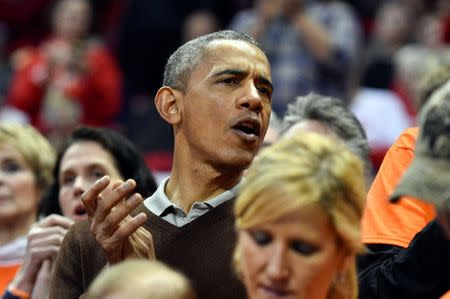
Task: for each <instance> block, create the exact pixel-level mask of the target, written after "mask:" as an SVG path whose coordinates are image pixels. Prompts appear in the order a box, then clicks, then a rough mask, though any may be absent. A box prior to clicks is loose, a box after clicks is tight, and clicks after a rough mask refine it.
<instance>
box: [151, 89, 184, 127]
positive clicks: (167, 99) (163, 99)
mask: <svg viewBox="0 0 450 299" xmlns="http://www.w3.org/2000/svg"><path fill="white" fill-rule="evenodd" d="M180 98H181V92H179V91H178V90H175V89H173V88H170V87H168V86H163V87H161V88H160V89H159V90H158V92H157V93H156V96H155V105H156V109H158V112H159V115H161V117H162V118H163V119H164V120H165V121H166V122H168V123H169V124H171V125H174V124H177V123H179V122H180V121H181V113H180V112H181V110H180V104H181V103H180Z"/></svg>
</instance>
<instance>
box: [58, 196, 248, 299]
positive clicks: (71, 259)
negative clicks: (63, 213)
mask: <svg viewBox="0 0 450 299" xmlns="http://www.w3.org/2000/svg"><path fill="white" fill-rule="evenodd" d="M233 203H234V200H229V201H227V202H225V203H223V204H221V205H220V206H218V207H216V208H214V209H213V210H212V211H210V212H208V213H206V214H205V215H202V216H200V217H199V218H198V219H196V220H194V221H192V222H190V223H188V224H186V225H184V226H182V227H176V226H174V225H172V224H170V223H168V222H167V221H165V220H163V219H161V218H159V217H158V216H156V215H155V214H153V213H151V212H150V211H149V210H148V209H146V208H145V207H144V205H141V206H140V207H138V208H137V210H136V213H139V212H145V213H146V214H147V216H148V219H147V222H146V223H145V224H144V228H145V229H147V230H148V231H150V232H151V233H152V236H153V241H154V243H155V252H156V257H157V259H158V260H159V261H162V262H164V263H166V264H168V265H169V266H172V267H173V268H175V269H178V270H180V271H181V272H183V273H185V274H186V275H187V277H189V278H190V279H191V281H192V283H193V286H194V288H195V290H196V291H197V294H198V299H241V298H242V299H244V298H246V295H245V290H244V287H243V285H242V284H241V282H240V281H239V280H238V279H237V277H236V274H234V272H233V269H232V262H231V260H232V258H231V257H232V253H233V250H234V244H235V237H236V236H235V230H234V216H233ZM105 265H106V257H105V256H104V254H103V251H102V249H101V248H100V246H99V245H98V243H97V241H96V240H95V238H94V237H93V236H92V234H91V233H90V232H89V225H88V222H87V221H82V222H79V223H77V224H75V225H73V226H72V227H71V228H70V230H69V232H68V233H67V235H66V237H65V238H64V241H63V244H62V246H61V249H60V252H59V254H58V257H57V259H56V265H55V270H54V272H53V275H52V285H51V290H50V299H74V298H78V297H79V296H80V295H82V294H83V293H85V292H86V291H87V288H88V287H89V285H90V283H91V282H92V280H93V279H94V278H95V277H96V276H97V274H98V273H99V272H100V271H101V270H102V269H103V267H104V266H105Z"/></svg>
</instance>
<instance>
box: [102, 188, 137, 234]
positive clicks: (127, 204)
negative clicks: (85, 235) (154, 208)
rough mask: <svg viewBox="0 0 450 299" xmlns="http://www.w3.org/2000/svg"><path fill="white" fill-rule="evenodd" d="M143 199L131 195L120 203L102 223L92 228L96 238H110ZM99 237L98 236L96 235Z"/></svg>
mask: <svg viewBox="0 0 450 299" xmlns="http://www.w3.org/2000/svg"><path fill="white" fill-rule="evenodd" d="M142 201H143V199H142V196H141V195H140V194H139V193H135V194H133V195H132V196H131V197H130V198H128V199H127V200H125V201H121V202H120V203H119V204H118V205H117V206H116V207H115V208H114V209H113V210H111V212H110V213H109V214H108V215H107V216H106V217H105V219H104V221H103V222H102V223H98V226H97V227H95V226H93V228H94V230H96V232H97V233H96V234H97V236H99V237H100V238H101V235H103V236H105V237H107V238H108V237H109V236H111V235H112V234H113V233H114V231H116V229H117V228H118V227H119V224H120V223H121V222H122V221H123V220H124V219H125V218H126V217H127V216H128V215H129V214H130V213H131V212H132V211H133V210H134V209H136V207H137V206H139V205H140V204H141V203H142ZM99 233H100V234H101V235H98V234H99Z"/></svg>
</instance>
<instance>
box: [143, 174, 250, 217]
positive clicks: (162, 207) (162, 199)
mask: <svg viewBox="0 0 450 299" xmlns="http://www.w3.org/2000/svg"><path fill="white" fill-rule="evenodd" d="M169 178H170V177H167V178H165V179H163V180H162V181H161V183H160V185H159V186H158V189H156V191H155V192H154V193H153V194H152V195H151V196H150V197H148V198H146V199H145V201H144V205H145V207H146V208H147V209H149V210H150V211H151V212H152V213H153V214H155V215H157V216H161V215H162V214H164V212H166V211H167V209H173V208H178V209H180V208H179V207H177V206H176V205H175V204H173V203H172V202H171V201H170V200H169V198H168V197H167V195H166V193H165V188H166V184H167V182H168V181H169ZM240 187H241V183H240V182H239V183H237V184H236V185H234V186H233V187H232V188H230V189H228V190H226V191H225V192H222V193H221V194H219V195H217V196H215V197H213V198H211V199H208V200H206V201H199V203H203V204H206V205H208V206H210V207H212V208H216V207H218V206H219V205H220V204H222V203H224V202H226V201H228V200H230V199H232V198H234V197H236V196H237V195H238V193H239V190H240Z"/></svg>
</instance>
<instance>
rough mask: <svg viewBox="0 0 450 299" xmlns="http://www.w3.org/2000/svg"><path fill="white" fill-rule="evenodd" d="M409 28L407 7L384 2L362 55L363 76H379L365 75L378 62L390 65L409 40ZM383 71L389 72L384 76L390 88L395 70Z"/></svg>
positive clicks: (397, 3) (409, 15)
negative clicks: (388, 78)
mask: <svg viewBox="0 0 450 299" xmlns="http://www.w3.org/2000/svg"><path fill="white" fill-rule="evenodd" d="M411 28H412V20H411V12H410V10H409V8H408V7H407V6H405V5H404V4H402V3H401V2H391V1H387V2H384V3H383V4H382V5H381V6H380V8H379V10H378V12H377V14H376V18H375V24H374V32H373V36H372V37H371V39H370V41H369V45H368V48H367V50H366V53H365V55H364V56H365V58H364V60H365V61H364V63H363V64H364V68H363V70H362V72H363V76H366V77H367V76H379V75H380V74H377V73H368V74H365V72H366V69H369V68H371V67H372V66H371V65H372V64H377V63H379V62H380V61H382V63H388V64H392V63H393V60H394V55H395V53H396V51H397V50H398V49H399V48H400V47H402V46H403V45H405V44H406V43H407V42H408V41H409V40H410V36H411ZM385 71H389V72H390V73H389V74H385V75H387V76H389V77H390V78H391V82H388V84H387V85H388V88H390V87H391V85H392V83H393V79H394V72H395V69H394V68H392V69H390V70H387V69H386V70H385ZM368 80H377V78H368Z"/></svg>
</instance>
